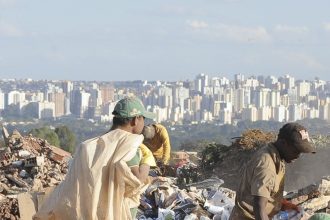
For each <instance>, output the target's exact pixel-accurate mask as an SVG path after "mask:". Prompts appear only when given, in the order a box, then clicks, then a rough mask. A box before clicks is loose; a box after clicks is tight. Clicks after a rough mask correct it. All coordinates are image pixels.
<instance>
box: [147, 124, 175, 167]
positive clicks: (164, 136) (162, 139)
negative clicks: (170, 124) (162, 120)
mask: <svg viewBox="0 0 330 220" xmlns="http://www.w3.org/2000/svg"><path fill="white" fill-rule="evenodd" d="M153 126H154V128H155V136H154V137H153V138H152V139H148V140H147V139H144V142H143V143H144V144H145V145H146V146H147V147H148V148H149V149H150V150H151V152H152V154H153V155H154V157H155V158H156V160H160V161H162V162H163V163H164V164H168V161H169V160H170V154H171V144H170V138H169V136H168V133H167V130H166V128H165V127H164V126H163V125H161V124H154V125H153Z"/></svg>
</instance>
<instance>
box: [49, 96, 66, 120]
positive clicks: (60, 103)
mask: <svg viewBox="0 0 330 220" xmlns="http://www.w3.org/2000/svg"><path fill="white" fill-rule="evenodd" d="M48 95H49V101H50V102H53V103H54V104H55V112H54V116H55V117H61V116H63V115H65V113H66V108H65V107H66V95H65V93H63V92H61V93H49V94H48Z"/></svg>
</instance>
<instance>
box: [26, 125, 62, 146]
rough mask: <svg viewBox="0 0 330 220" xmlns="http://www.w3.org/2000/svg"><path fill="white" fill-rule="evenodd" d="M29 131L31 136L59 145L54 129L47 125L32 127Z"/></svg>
mask: <svg viewBox="0 0 330 220" xmlns="http://www.w3.org/2000/svg"><path fill="white" fill-rule="evenodd" d="M29 133H31V134H32V135H33V136H35V137H38V138H42V139H45V140H47V141H48V143H49V144H51V145H54V146H57V147H59V146H60V140H59V138H58V136H57V134H56V133H55V131H54V130H52V129H50V128H49V127H42V128H35V129H32V130H31V131H30V132H29Z"/></svg>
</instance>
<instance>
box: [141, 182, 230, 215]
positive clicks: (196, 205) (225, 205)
mask: <svg viewBox="0 0 330 220" xmlns="http://www.w3.org/2000/svg"><path fill="white" fill-rule="evenodd" d="M222 184H223V181H222V180H221V179H218V178H211V179H207V180H204V181H201V182H197V183H192V184H189V185H187V186H186V189H179V188H178V187H177V186H176V185H175V178H166V177H160V178H156V179H155V181H154V182H153V183H152V184H151V185H150V186H149V187H148V188H147V190H146V191H145V192H144V194H143V195H142V196H141V205H140V207H139V210H138V215H137V219H140V220H146V219H147V220H152V219H160V220H165V219H178V220H187V219H191V220H194V219H203V220H210V219H219V220H221V219H228V218H229V215H230V213H231V210H232V208H233V206H234V200H235V192H233V191H232V190H230V189H227V188H223V187H220V186H221V185H222Z"/></svg>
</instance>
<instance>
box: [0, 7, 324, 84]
mask: <svg viewBox="0 0 330 220" xmlns="http://www.w3.org/2000/svg"><path fill="white" fill-rule="evenodd" d="M329 10H330V1H329V0H315V1H311V0H276V1H265V0H200V1H197V0H181V1H178V0H165V1H164V0H150V1H147V0H139V1H134V0H133V1H125V0H119V1H112V0H96V1H85V0H79V1H78V0H56V1H54V0H52V1H49V0H0V78H32V79H69V80H97V81H112V80H135V79H141V80H156V79H159V80H169V81H173V80H185V79H194V77H195V76H196V75H197V74H199V73H207V74H209V75H210V76H226V77H228V78H230V79H231V78H233V77H232V76H233V75H234V74H236V73H242V74H246V75H275V76H282V75H284V74H289V75H292V76H294V77H295V78H299V79H314V77H316V76H317V77H320V78H321V79H324V80H330V13H329Z"/></svg>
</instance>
